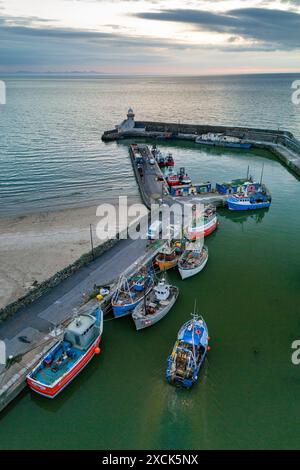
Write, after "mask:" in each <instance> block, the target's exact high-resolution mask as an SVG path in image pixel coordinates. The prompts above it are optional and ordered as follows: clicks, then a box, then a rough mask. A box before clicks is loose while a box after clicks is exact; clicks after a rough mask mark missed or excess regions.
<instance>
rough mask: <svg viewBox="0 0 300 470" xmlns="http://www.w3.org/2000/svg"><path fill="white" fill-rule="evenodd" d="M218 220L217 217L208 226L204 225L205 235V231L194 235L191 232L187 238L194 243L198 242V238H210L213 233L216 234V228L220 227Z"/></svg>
mask: <svg viewBox="0 0 300 470" xmlns="http://www.w3.org/2000/svg"><path fill="white" fill-rule="evenodd" d="M218 223H219V222H218V218H217V216H215V217H214V218H213V219H212V220H211V221H209V222H208V223H207V224H205V225H204V227H203V228H204V233H203V230H201V231H199V232H196V233H193V232H191V231H188V233H187V238H188V239H189V240H190V241H194V240H196V239H197V238H201V237H202V236H203V235H204V237H208V235H210V234H211V233H212V232H214V231H215V230H216V228H217V227H218Z"/></svg>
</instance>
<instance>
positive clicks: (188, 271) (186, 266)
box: [178, 245, 208, 279]
mask: <svg viewBox="0 0 300 470" xmlns="http://www.w3.org/2000/svg"><path fill="white" fill-rule="evenodd" d="M207 261H208V248H207V246H205V245H204V246H203V247H202V249H199V250H185V251H184V252H183V254H182V255H181V257H180V259H179V261H178V271H179V272H180V276H181V278H182V279H187V278H188V277H191V276H195V274H198V273H200V271H202V269H203V268H204V267H205V266H206V263H207Z"/></svg>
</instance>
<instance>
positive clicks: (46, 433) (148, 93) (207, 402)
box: [0, 76, 300, 449]
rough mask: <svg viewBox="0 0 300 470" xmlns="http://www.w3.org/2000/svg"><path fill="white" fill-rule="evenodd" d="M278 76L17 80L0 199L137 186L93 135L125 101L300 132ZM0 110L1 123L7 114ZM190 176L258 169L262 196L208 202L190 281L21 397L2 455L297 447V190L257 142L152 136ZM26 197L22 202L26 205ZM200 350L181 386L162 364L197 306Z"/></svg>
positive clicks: (110, 330)
mask: <svg viewBox="0 0 300 470" xmlns="http://www.w3.org/2000/svg"><path fill="white" fill-rule="evenodd" d="M291 80H292V79H291V77H287V76H269V77H226V78H209V79H207V78H201V79H198V78H197V79H196V78H193V79H190V78H189V79H182V78H180V79H178V78H176V79H175V78H174V79H173V78H172V79H171V78H165V79H157V78H144V79H141V78H139V79H136V78H134V79H133V78H132V79H129V78H126V79H123V80H120V79H109V80H108V79H99V80H98V79H97V80H95V79H93V80H25V81H24V80H14V81H10V82H9V83H8V100H9V104H8V105H7V108H5V110H3V109H2V110H1V113H2V117H3V122H2V125H1V128H2V130H3V131H5V135H2V136H1V152H2V171H1V179H2V180H3V182H4V183H5V185H4V186H3V185H2V186H1V192H2V198H3V199H2V207H3V209H6V210H7V211H8V210H11V211H12V210H14V207H15V204H16V201H18V205H19V206H20V208H24V210H32V208H33V207H35V208H38V207H40V208H44V207H52V208H57V207H60V206H65V205H71V204H72V205H73V204H75V203H76V204H77V203H79V204H83V203H84V204H85V203H87V202H88V201H97V200H98V198H101V196H102V195H103V194H104V191H105V189H108V188H110V194H112V195H115V194H119V188H122V191H123V192H124V193H125V194H126V193H128V194H137V189H136V184H135V181H134V178H133V175H132V170H131V167H130V163H129V159H128V147H127V145H126V142H123V143H121V144H119V145H118V144H115V143H111V144H107V145H104V144H103V143H101V141H100V136H101V133H102V131H103V130H104V129H107V128H111V127H112V126H113V125H114V124H115V123H117V122H119V121H120V119H121V118H122V117H123V115H124V113H125V111H126V108H127V107H128V105H131V106H133V107H134V109H135V110H136V112H137V115H138V116H139V117H141V118H144V119H162V120H163V119H165V120H170V121H173V120H174V121H175V120H182V121H186V122H194V121H197V122H203V123H205V122H209V123H220V124H223V123H227V124H245V125H253V126H259V127H277V126H278V125H279V126H280V127H282V128H287V129H290V130H291V131H293V132H294V133H295V134H296V135H298V136H299V135H300V127H299V108H296V107H293V105H291V103H290V82H291ZM5 117H6V119H4V118H5ZM161 145H162V146H163V147H164V150H165V151H166V152H167V151H172V152H173V155H174V157H175V160H176V164H177V165H178V166H185V167H186V169H187V170H188V172H189V173H190V174H191V175H192V176H193V179H194V180H198V181H207V180H208V179H209V180H210V181H217V180H224V179H229V178H234V177H240V176H243V175H246V172H247V167H248V165H249V166H250V172H251V173H252V174H253V175H254V176H255V177H259V175H260V171H261V168H262V164H263V163H264V179H265V182H266V184H267V185H268V186H269V188H270V190H271V192H272V196H273V199H272V206H271V208H270V209H269V210H267V211H258V212H256V213H247V214H243V213H230V212H229V211H228V210H226V209H222V210H220V211H219V220H220V225H219V227H218V230H217V231H216V232H215V233H214V234H213V235H211V236H210V237H209V238H208V239H207V241H206V243H207V245H208V248H209V260H208V264H207V266H206V268H205V269H204V270H203V271H202V272H201V273H200V274H199V275H197V276H195V277H193V278H191V279H189V280H185V281H181V280H180V277H179V275H178V273H177V271H173V272H170V280H171V281H172V282H173V283H174V284H176V285H178V286H179V288H180V295H179V298H178V301H177V303H176V305H175V307H174V308H173V309H172V310H171V312H170V313H169V315H168V316H167V317H166V318H165V319H164V320H162V321H161V322H160V323H158V324H157V325H155V326H153V327H152V328H149V329H148V330H145V331H141V332H136V331H135V328H134V325H133V322H132V320H131V318H130V317H125V318H122V319H119V320H113V321H107V322H105V325H104V336H103V343H102V354H101V355H100V356H99V357H97V358H95V359H94V360H93V361H92V362H91V363H90V365H89V366H88V367H87V368H86V369H85V370H84V371H83V372H82V373H81V374H80V376H78V378H77V379H76V380H75V381H74V382H73V383H72V385H70V386H69V387H68V388H67V389H66V390H65V391H64V392H63V393H62V394H61V395H60V396H58V397H57V398H56V399H55V400H50V401H49V400H47V399H43V398H42V397H40V396H37V395H34V394H32V393H30V392H29V391H28V390H27V391H25V392H24V393H23V394H22V395H21V396H20V397H19V398H18V399H17V400H15V402H14V403H13V404H12V405H11V406H10V407H9V408H8V409H7V410H6V412H5V413H3V414H1V415H0V449H18V448H23V449H30V448H34V449H36V448H39V449H49V448H50V449H55V448H64V449H135V448H142V449H157V448H159V449H197V448H198V449H199V448H200V449H216V448H219V449H231V448H234V449H253V448H254V449H264V448H270V449H274V448H283V449H288V448H296V449H299V448H300V437H299V436H300V425H299V416H300V365H299V366H295V365H293V364H292V361H291V355H292V352H293V351H292V348H291V345H292V342H293V341H294V340H296V339H300V299H299V280H300V244H299V237H300V218H299V213H300V184H299V180H298V179H297V178H296V177H295V176H294V175H293V174H292V173H290V172H289V171H288V170H287V169H286V168H285V167H284V166H282V165H281V164H280V162H279V161H277V160H276V158H274V157H272V156H271V155H270V154H269V153H267V152H262V151H259V152H258V151H250V152H241V151H232V150H230V149H227V150H225V151H223V150H220V149H219V150H218V149H207V150H205V149H204V148H202V147H197V146H196V145H195V144H193V143H178V142H177V143H176V142H174V143H172V142H168V143H167V142H165V143H164V144H163V143H162V144H161ZM33 199H34V201H33ZM195 298H197V304H198V305H199V308H200V313H202V314H203V316H204V317H205V319H206V321H207V324H208V328H209V333H210V336H211V338H212V340H211V346H212V349H211V351H210V352H209V357H208V360H207V361H206V363H205V366H204V368H203V369H202V371H201V374H200V377H199V380H198V383H197V384H196V385H195V386H194V387H193V388H192V389H191V390H190V391H184V390H179V389H176V388H174V387H171V386H170V385H168V384H167V383H166V381H165V378H164V374H165V368H166V360H167V357H168V355H169V354H170V352H171V350H172V347H173V344H174V342H175V339H176V335H177V332H178V330H179V328H180V326H181V325H182V324H183V323H184V322H185V321H186V320H187V319H188V318H189V315H190V312H191V311H192V309H193V305H194V300H195Z"/></svg>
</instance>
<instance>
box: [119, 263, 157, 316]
mask: <svg viewBox="0 0 300 470" xmlns="http://www.w3.org/2000/svg"><path fill="white" fill-rule="evenodd" d="M153 282H154V281H153V275H152V272H151V270H149V269H148V268H147V267H144V268H142V269H141V270H140V271H139V272H138V273H137V274H135V275H134V276H132V277H130V278H127V277H126V276H125V275H122V276H121V277H120V279H119V283H118V286H117V290H116V292H115V294H114V296H113V298H112V301H111V305H112V309H113V314H114V316H115V317H116V318H118V317H123V316H124V315H129V314H130V313H132V310H133V309H134V308H135V307H136V306H137V305H138V304H139V303H140V302H141V301H142V300H143V298H144V296H145V295H147V294H148V293H149V292H150V291H151V289H152V288H153Z"/></svg>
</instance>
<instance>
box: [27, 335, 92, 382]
mask: <svg viewBox="0 0 300 470" xmlns="http://www.w3.org/2000/svg"><path fill="white" fill-rule="evenodd" d="M68 352H69V355H68V356H67V357H66V358H65V359H62V362H60V363H59V364H57V362H56V361H57V360H58V359H59V358H61V354H62V345H61V344H60V345H59V346H57V347H56V349H55V350H54V351H53V360H52V362H51V364H50V365H49V366H47V365H46V364H45V362H43V363H42V365H41V367H40V368H38V369H37V370H36V372H35V373H34V374H32V376H31V378H32V379H33V380H37V381H38V382H41V383H42V384H45V385H48V386H51V385H52V384H53V383H54V382H55V381H56V380H58V379H59V378H60V377H62V376H63V375H64V374H65V373H66V372H68V371H69V370H71V369H72V367H73V366H74V364H75V363H76V362H77V361H78V360H79V359H80V358H81V357H82V356H83V355H84V353H85V351H82V350H80V349H77V348H74V347H71V348H70V349H69V350H68ZM55 366H56V367H55Z"/></svg>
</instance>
